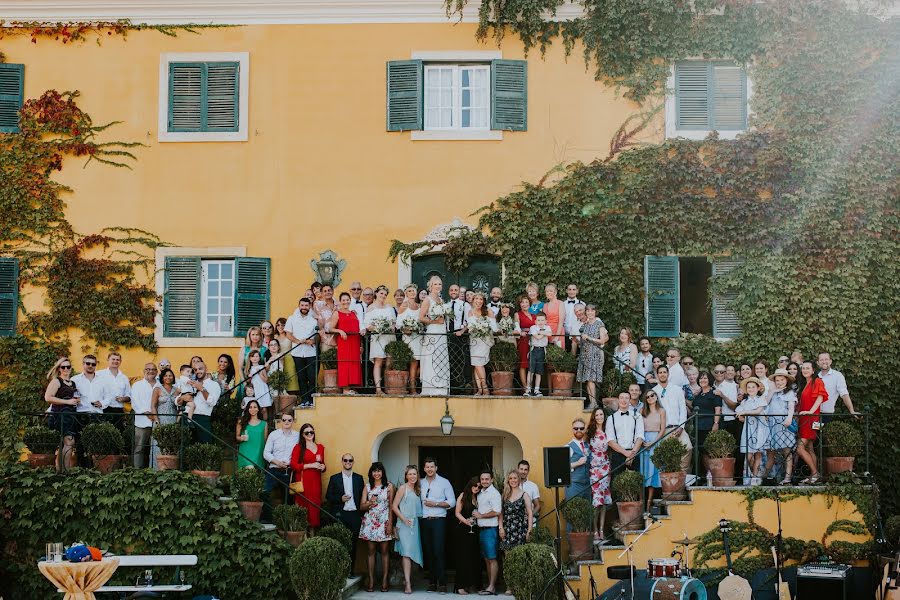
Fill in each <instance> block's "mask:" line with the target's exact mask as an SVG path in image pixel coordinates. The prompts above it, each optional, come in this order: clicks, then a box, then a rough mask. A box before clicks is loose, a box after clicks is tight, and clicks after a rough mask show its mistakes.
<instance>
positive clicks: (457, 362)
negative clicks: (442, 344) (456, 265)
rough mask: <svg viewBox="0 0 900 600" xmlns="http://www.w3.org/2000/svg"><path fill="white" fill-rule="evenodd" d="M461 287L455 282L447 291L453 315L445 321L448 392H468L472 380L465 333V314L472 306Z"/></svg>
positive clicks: (467, 340) (467, 341)
mask: <svg viewBox="0 0 900 600" xmlns="http://www.w3.org/2000/svg"><path fill="white" fill-rule="evenodd" d="M461 289H463V288H461V287H460V286H458V285H456V284H455V283H454V284H453V285H451V286H450V288H449V289H448V290H447V293H448V294H449V295H450V301H449V302H448V304H449V305H450V308H451V309H452V310H453V317H452V318H450V317H448V318H447V319H446V322H447V334H448V336H447V351H448V352H449V354H450V393H451V394H467V393H469V383H470V382H471V381H472V375H471V371H472V365H471V359H470V357H469V337H468V336H466V335H465V333H466V325H468V321H467V315H468V314H469V311H470V310H472V306H471V305H470V304H469V303H468V302H466V301H465V300H464V296H463V295H462V294H461V292H460V290H461Z"/></svg>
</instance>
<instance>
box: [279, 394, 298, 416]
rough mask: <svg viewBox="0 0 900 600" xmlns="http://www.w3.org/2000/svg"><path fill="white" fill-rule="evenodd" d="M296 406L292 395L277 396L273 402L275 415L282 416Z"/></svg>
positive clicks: (295, 398) (294, 397)
mask: <svg viewBox="0 0 900 600" xmlns="http://www.w3.org/2000/svg"><path fill="white" fill-rule="evenodd" d="M296 404H297V396H294V395H293V394H279V395H278V398H277V399H276V400H275V411H276V412H275V414H278V415H280V414H282V413H286V412H291V411H293V410H294V406H295V405H296Z"/></svg>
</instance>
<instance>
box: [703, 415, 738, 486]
mask: <svg viewBox="0 0 900 600" xmlns="http://www.w3.org/2000/svg"><path fill="white" fill-rule="evenodd" d="M735 448H737V441H735V439H734V436H733V435H731V433H730V432H728V431H725V430H724V429H717V430H716V431H711V432H710V433H709V435H708V436H706V443H704V445H703V451H704V452H705V453H706V468H707V469H709V472H710V473H711V474H712V481H711V482H710V485H713V486H715V487H722V486H727V485H734V456H733V455H734V450H735Z"/></svg>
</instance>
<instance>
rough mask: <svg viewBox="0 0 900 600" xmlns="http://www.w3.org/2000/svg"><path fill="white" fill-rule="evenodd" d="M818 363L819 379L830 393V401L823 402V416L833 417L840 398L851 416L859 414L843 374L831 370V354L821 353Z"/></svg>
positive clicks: (826, 418) (824, 419) (825, 419)
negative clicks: (854, 408)
mask: <svg viewBox="0 0 900 600" xmlns="http://www.w3.org/2000/svg"><path fill="white" fill-rule="evenodd" d="M818 362H819V369H821V371H819V377H821V379H822V383H824V384H825V391H827V392H828V400H826V401H825V402H823V403H822V406H821V412H822V414H823V415H829V417H830V416H831V415H833V414H834V409H835V407H837V401H838V398H840V399H841V400H843V402H844V406H846V407H847V410H848V411H850V414H851V415H855V414H857V412H856V411H855V410H853V400H851V399H850V392H849V391H848V390H847V380H846V379H845V378H844V375H843V373H841V372H840V371H836V370H834V369H832V368H831V354H829V353H828V352H820V353H819V361H818ZM829 417H823V418H822V420H823V421H825V422H827V421H828V419H829Z"/></svg>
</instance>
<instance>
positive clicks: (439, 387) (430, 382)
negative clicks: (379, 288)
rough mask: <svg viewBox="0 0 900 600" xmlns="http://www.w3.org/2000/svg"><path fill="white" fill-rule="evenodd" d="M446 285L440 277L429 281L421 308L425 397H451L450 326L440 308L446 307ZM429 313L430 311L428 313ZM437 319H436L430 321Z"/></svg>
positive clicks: (421, 364)
mask: <svg viewBox="0 0 900 600" xmlns="http://www.w3.org/2000/svg"><path fill="white" fill-rule="evenodd" d="M443 289H444V282H443V281H441V278H440V277H438V276H437V275H434V276H432V277H431V279H429V280H428V296H426V297H425V300H423V301H422V305H421V306H420V307H419V320H420V321H421V322H422V323H424V324H425V335H423V336H422V354H421V359H420V367H421V375H422V395H423V396H449V395H450V355H449V354H448V353H447V325H446V324H445V323H444V317H443V316H437V315H436V312H437V310H438V309H437V308H434V309H432V307H443V305H444V301H443V299H442V298H441V290H443ZM429 311H430V312H429ZM431 317H435V318H431Z"/></svg>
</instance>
